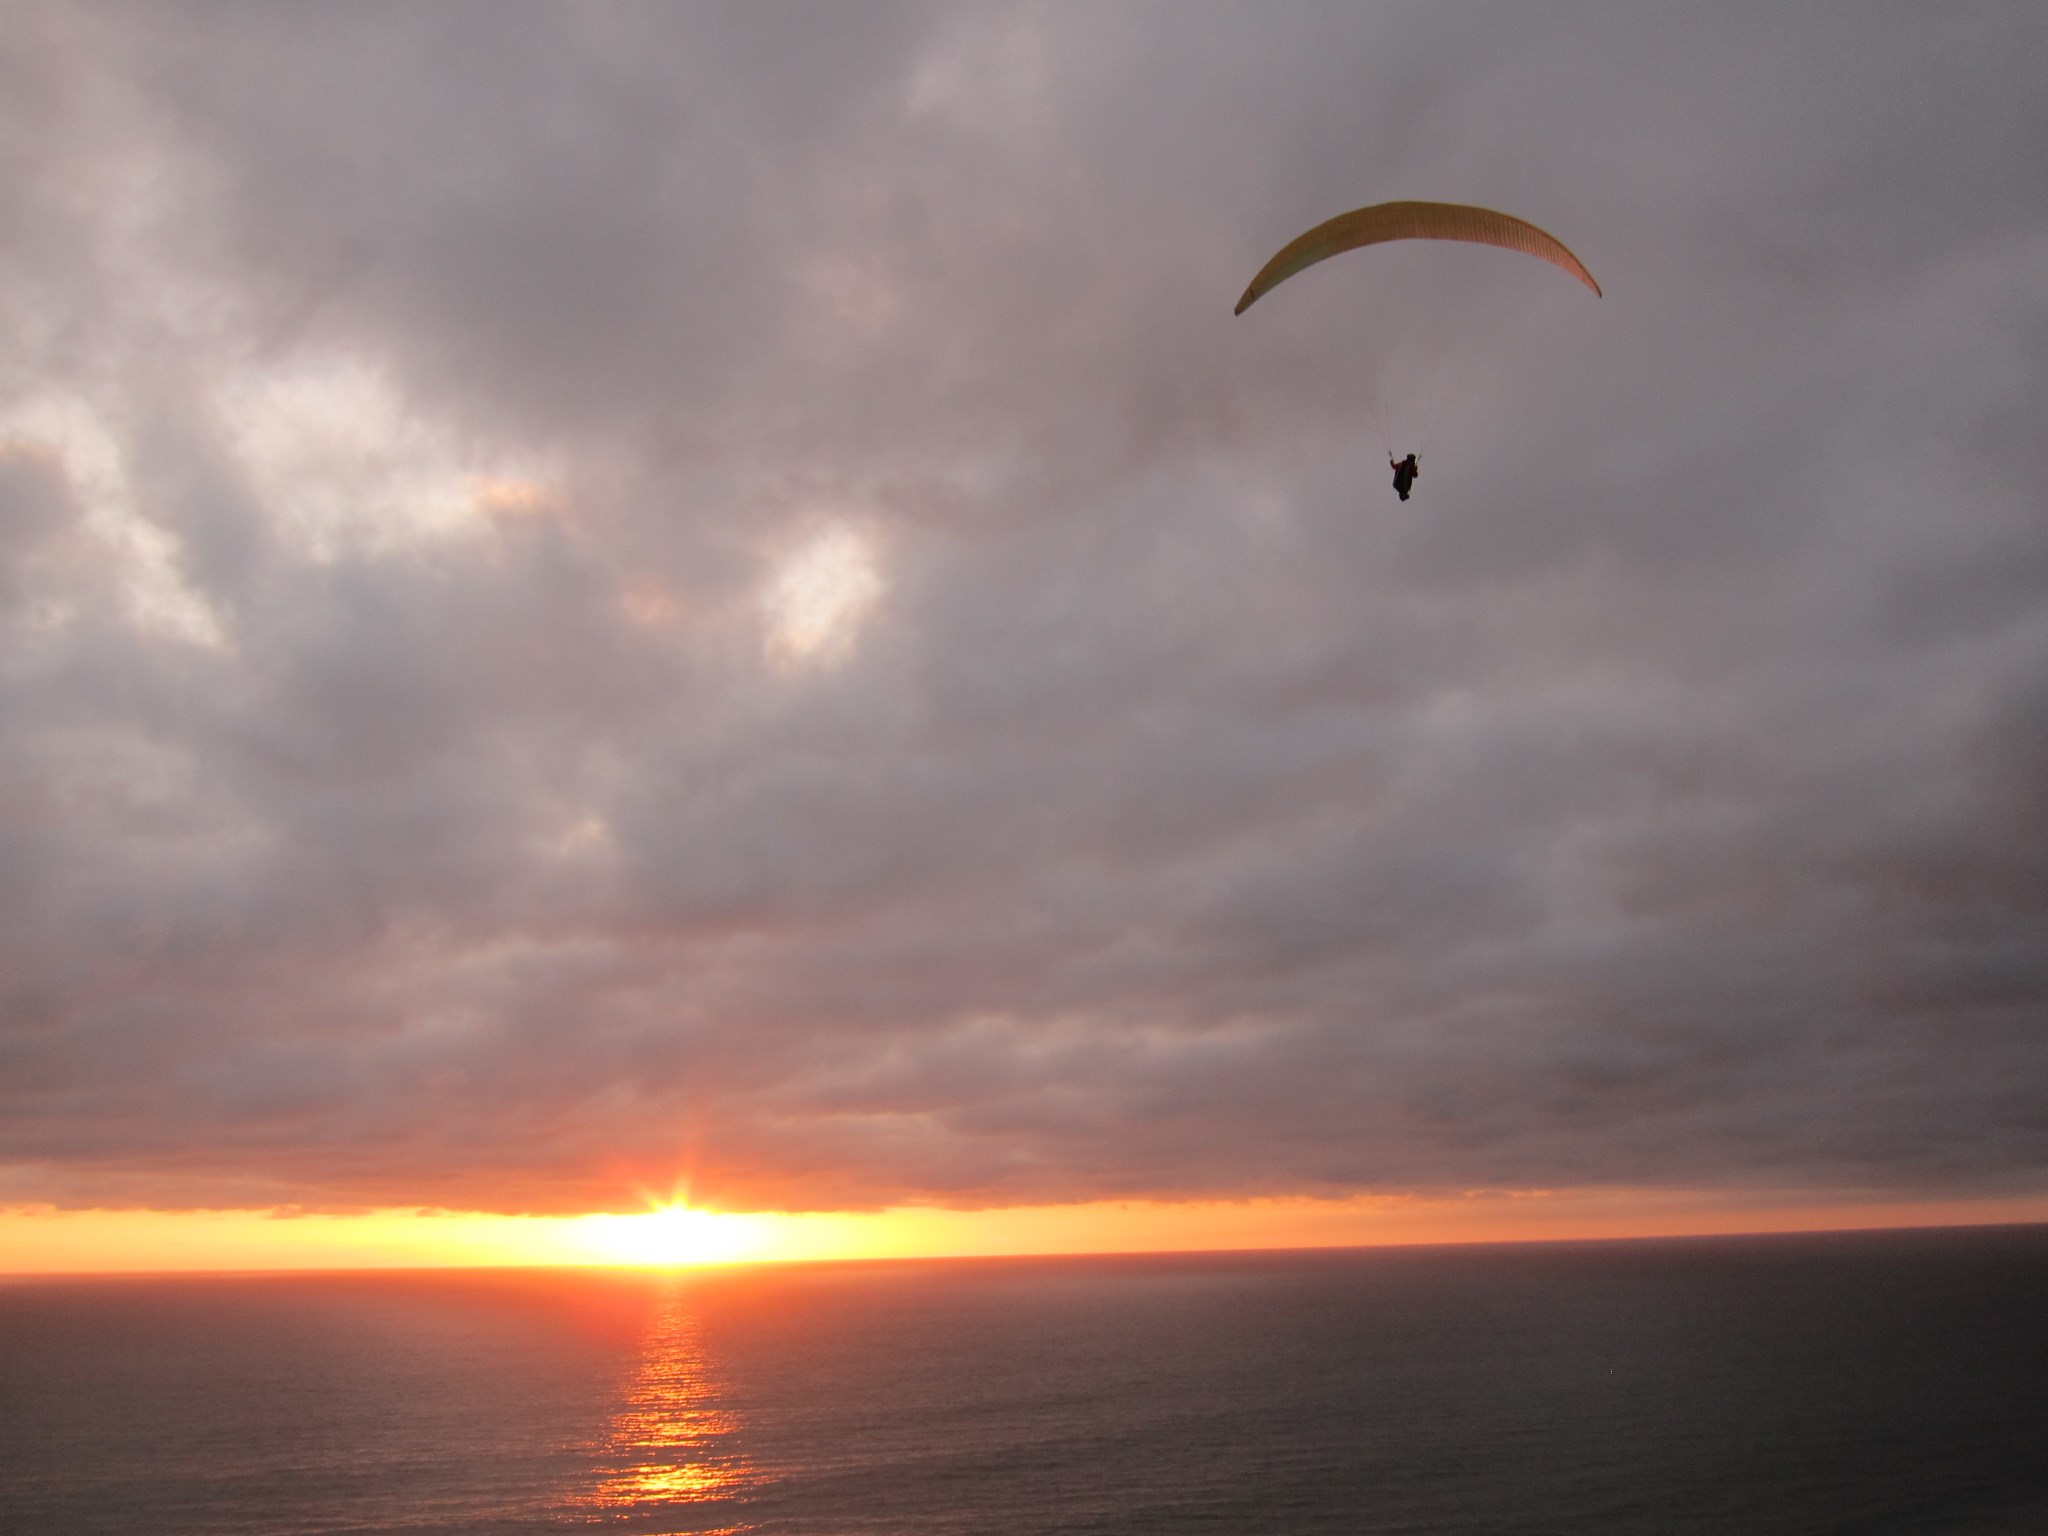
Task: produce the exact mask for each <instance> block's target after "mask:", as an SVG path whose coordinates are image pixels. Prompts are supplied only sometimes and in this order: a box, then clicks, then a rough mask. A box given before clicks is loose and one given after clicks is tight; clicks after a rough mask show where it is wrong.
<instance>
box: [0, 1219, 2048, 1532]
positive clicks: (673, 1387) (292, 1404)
mask: <svg viewBox="0 0 2048 1536" xmlns="http://www.w3.org/2000/svg"><path fill="white" fill-rule="evenodd" d="M576 1530H592V1531H613V1532H620V1533H683V1532H690V1533H702V1532H734V1533H738V1532H750V1533H752V1532H759V1533H790V1536H797V1533H802V1536H850V1533H892V1536H893V1533H903V1536H940V1533H945V1536H955V1533H958V1536H969V1533H973V1536H997V1533H1001V1536H1030V1533H1036V1532H1047V1533H1050V1532H1061V1533H1104V1536H1107V1533H1120V1532H1160V1533H1165V1532H1201V1533H1223V1532H1229V1533H1261V1532H1266V1533H1275V1536H1295V1533H1325V1532H1327V1533H1339V1532H1341V1533H1345V1536H1356V1533H1395V1532H1400V1533H1420V1532H1474V1533H1502V1536H1522V1533H1526V1536H1538V1533H1543V1536H1550V1533H1556V1536H1565V1533H1570V1536H1620V1533H1637V1532H1640V1533H1660V1536H1662V1533H1693V1532H1697V1533H1706V1532H1714V1533H1743V1536H1775V1533H1788V1536H1789V1533H1814V1536H1818V1533H1830V1536H1850V1533H1857V1536H1880V1533H1909V1532H1912V1533H1922V1532H1925V1533H1934V1532H1941V1533H1956V1536H1978V1533H2014V1536H2041V1533H2048V1227H2019V1228H1980V1229H1972V1230H1960V1231H1944V1232H1905V1233H1884V1234H1870V1233H1866V1234H1841V1235H1830V1236H1814V1237H1768V1238H1717V1239H1676V1240H1661V1241H1642V1242H1604V1243H1560V1244H1540V1245H1516V1246H1490V1247H1455V1248H1413V1249H1377V1250H1344V1251H1335V1252H1332V1251H1322V1252H1309V1253H1301V1252H1293V1253H1258V1254H1205V1255H1176V1256H1172V1257H1139V1258H1130V1257H1124V1258H1084V1259H1003V1260H952V1261H926V1262H917V1263H893V1262H891V1263H858V1264H816V1265H790V1266H779V1267H777V1266H762V1267H755V1268H746V1269H729V1270H704V1271H696V1272H686V1273H683V1274H680V1275H658V1274H645V1273H636V1272H618V1271H592V1270H579V1271H561V1270H550V1271H533V1270H529V1271H486V1272H478V1271H468V1272H446V1271H442V1272H414V1273H406V1274H388V1273H387V1274H350V1275H322V1276H311V1277H308V1276H254V1277H229V1278H223V1277H204V1278H153V1279H146V1280H145V1279H129V1278H122V1279H95V1280H76V1279H74V1280H61V1281H51V1280H17V1281H13V1282H9V1283H5V1284H0V1532H6V1533H9V1536H71V1533H98V1532H117V1531H118V1532H148V1533H152V1536H181V1533H202V1532H203V1533H207V1536H225V1533H241V1532H247V1533H264V1536H299V1533H315V1532H318V1533H341V1532H351V1533H370V1532H405V1533H414V1536H427V1533H434V1536H454V1533H504V1536H514V1533H528V1532H557V1531H576Z"/></svg>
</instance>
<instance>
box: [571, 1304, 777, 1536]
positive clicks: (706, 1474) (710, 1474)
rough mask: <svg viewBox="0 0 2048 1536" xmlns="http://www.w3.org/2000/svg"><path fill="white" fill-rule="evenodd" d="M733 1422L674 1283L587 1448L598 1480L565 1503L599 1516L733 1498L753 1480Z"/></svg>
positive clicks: (734, 1416)
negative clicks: (602, 1428)
mask: <svg viewBox="0 0 2048 1536" xmlns="http://www.w3.org/2000/svg"><path fill="white" fill-rule="evenodd" d="M739 1427H740V1419H739V1416H738V1415H737V1414H735V1413H733V1412H732V1411H731V1410H730V1409H727V1408H725V1407H723V1406H721V1405H720V1403H719V1399H718V1390H717V1385H716V1383H715V1382H714V1381H713V1380H712V1378H711V1373H710V1370H709V1366H708V1363H707V1360H706V1357H705V1352H704V1344H703V1339H702V1337H701V1334H700V1332H699V1329H698V1324H697V1319H696V1316H695V1314H694V1313H693V1312H692V1311H691V1309H690V1307H689V1305H688V1301H687V1297H686V1296H685V1295H684V1294H683V1291H682V1289H681V1288H680V1287H677V1288H674V1289H672V1290H670V1291H669V1293H668V1294H667V1295H666V1296H664V1297H663V1299H662V1303H661V1310H660V1312H659V1313H658V1314H657V1315H656V1317H655V1321H654V1326H653V1328H652V1329H651V1330H650V1331H649V1333H648V1336H647V1339H646V1342H645V1343H644V1344H643V1345H642V1346H641V1352H640V1365H639V1368H638V1369H637V1370H636V1371H635V1372H634V1374H633V1379H632V1381H631V1382H630V1384H629V1385H628V1386H627V1388H626V1400H625V1402H624V1404H623V1405H621V1406H620V1408H619V1409H618V1411H617V1412H616V1413H614V1414H613V1415H612V1419H611V1424H610V1426H609V1428H608V1429H607V1431H606V1433H605V1436H604V1438H603V1439H602V1440H601V1441H599V1442H597V1444H596V1445H595V1446H594V1447H593V1448H592V1449H593V1450H594V1451H595V1453H596V1455H595V1459H596V1462H597V1468H596V1470H597V1479H596V1481H595V1482H594V1483H593V1484H592V1485H591V1486H590V1487H588V1488H586V1489H584V1490H583V1491H582V1492H581V1493H579V1494H578V1495H577V1496H576V1497H574V1498H572V1499H571V1500H570V1503H571V1504H572V1505H573V1506H575V1507H576V1508H578V1509H581V1510H583V1511H584V1512H586V1513H587V1514H588V1515H589V1516H590V1517H591V1518H592V1519H593V1520H604V1519H607V1518H610V1519H622V1518H625V1517H626V1516H628V1515H629V1514H631V1513H634V1512H646V1511H647V1510H649V1509H653V1508H658V1507H662V1506H674V1505H682V1504H701V1503H705V1502H707V1501H710V1500H717V1499H730V1498H734V1497H736V1496H737V1495H739V1494H740V1493H742V1492H743V1491H744V1490H745V1489H747V1488H748V1487H749V1486H751V1485H752V1483H753V1482H754V1481H755V1477H754V1474H753V1472H752V1469H751V1468H750V1467H749V1466H748V1464H747V1462H746V1460H745V1458H744V1457H743V1456H742V1455H741V1454H740V1452H739V1449H738V1447H737V1446H736V1445H735V1444H734V1441H733V1436H734V1434H735V1432H736V1431H737V1430H738V1429H739ZM706 1513H710V1512H709V1511H706ZM744 1529H746V1527H745V1526H725V1527H720V1530H722V1531H739V1530H744Z"/></svg>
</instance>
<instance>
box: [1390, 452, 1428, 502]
mask: <svg viewBox="0 0 2048 1536" xmlns="http://www.w3.org/2000/svg"><path fill="white" fill-rule="evenodd" d="M1387 468H1389V469H1391V470H1392V471H1393V472H1394V489H1395V490H1397V491H1399V492H1400V493H1401V499H1402V500H1403V501H1406V500H1407V499H1408V492H1409V489H1410V488H1411V487H1412V486H1413V485H1414V484H1415V482H1416V481H1417V480H1418V479H1420V478H1421V476H1422V466H1421V465H1419V464H1417V463H1416V462H1415V455H1414V454H1412V453H1411V454H1409V455H1408V457H1407V458H1405V459H1402V460H1401V461H1400V462H1399V463H1396V462H1395V461H1394V460H1392V459H1389V460H1387Z"/></svg>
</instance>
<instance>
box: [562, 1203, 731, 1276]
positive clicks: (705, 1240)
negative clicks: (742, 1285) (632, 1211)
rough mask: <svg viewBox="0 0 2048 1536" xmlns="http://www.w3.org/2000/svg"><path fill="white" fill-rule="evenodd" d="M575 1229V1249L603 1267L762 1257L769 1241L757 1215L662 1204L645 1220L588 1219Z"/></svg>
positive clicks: (726, 1261) (663, 1265)
mask: <svg viewBox="0 0 2048 1536" xmlns="http://www.w3.org/2000/svg"><path fill="white" fill-rule="evenodd" d="M576 1228H577V1230H576V1235H575V1243H576V1246H577V1247H579V1248H581V1249H583V1250H584V1251H586V1252H588V1253H589V1254H590V1255H591V1256H592V1257H593V1258H595V1259H596V1260H597V1261H598V1262H599V1263H604V1264H634V1265H642V1266H645V1267H647V1268H653V1269H666V1268H678V1267H681V1266H684V1265H690V1264H731V1263H735V1262H738V1261H740V1260H743V1259H751V1258H758V1257H761V1256H762V1255H763V1253H764V1251H765V1250H766V1249H767V1248H768V1246H769V1241H770V1234H769V1232H768V1230H767V1224H766V1223H764V1222H763V1221H762V1220H761V1219H760V1218H758V1217H754V1216H738V1215H731V1214H728V1213H726V1212H724V1211H703V1210H694V1209H692V1208H691V1207H689V1206H687V1205H664V1206H661V1207H660V1208H658V1209H656V1210H652V1211H649V1212H647V1213H646V1214H645V1215H641V1216H585V1217H583V1218H581V1219H580V1220H579V1221H578V1222H577V1223H576Z"/></svg>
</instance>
